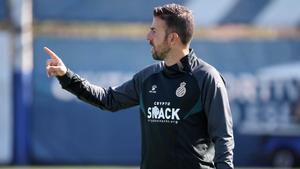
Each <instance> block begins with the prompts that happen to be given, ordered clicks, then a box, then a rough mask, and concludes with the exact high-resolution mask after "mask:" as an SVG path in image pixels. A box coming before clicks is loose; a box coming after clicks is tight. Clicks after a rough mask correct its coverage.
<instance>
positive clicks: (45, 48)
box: [44, 47, 60, 60]
mask: <svg viewBox="0 0 300 169" xmlns="http://www.w3.org/2000/svg"><path fill="white" fill-rule="evenodd" d="M44 50H45V52H46V53H47V54H48V55H49V56H50V57H51V59H54V60H60V58H59V57H58V56H57V55H56V54H55V53H54V52H53V51H52V50H50V49H49V48H47V47H44Z"/></svg>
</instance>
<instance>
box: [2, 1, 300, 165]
mask: <svg viewBox="0 0 300 169" xmlns="http://www.w3.org/2000/svg"><path fill="white" fill-rule="evenodd" d="M172 2H174V3H179V4H183V5H185V6H187V7H189V8H190V9H192V10H193V13H194V16H195V21H196V24H197V27H196V33H195V37H194V39H193V42H192V45H191V46H192V48H194V50H195V51H196V53H197V54H198V56H199V57H200V58H202V59H204V60H206V61H207V62H208V63H210V64H212V65H214V66H215V67H216V68H217V69H218V70H220V71H221V72H222V74H223V75H224V76H225V78H226V79H227V83H228V91H229V96H230V103H231V108H232V113H233V118H234V132H235V141H236V148H235V156H234V161H235V165H236V166H238V167H256V166H277V167H291V166H297V165H300V164H299V161H300V29H299V28H300V27H299V26H300V10H299V9H300V1H296V0H264V1H261V0H252V1H247V0H219V1H211V0H173V1H170V0H156V1H154V0H153V1H152V0H123V1H118V0H110V1H106V0H72V1H59V0H32V1H31V0H0V59H1V62H0V72H1V74H0V86H1V88H2V89H1V90H0V165H53V164H64V165H65V164H67V165H83V164H88V165H138V164H139V160H140V123H139V113H138V108H137V107H134V108H130V109H126V110H122V111H119V112H116V113H108V112H104V111H102V110H100V109H98V108H96V107H92V106H90V105H88V104H86V103H83V102H80V101H78V100H77V98H75V97H74V96H72V95H70V94H68V93H67V92H65V91H63V90H62V89H61V87H60V86H59V84H58V82H57V80H56V79H55V78H47V76H46V73H45V62H46V60H47V59H48V58H47V56H46V54H45V53H44V52H43V47H44V46H48V47H49V48H51V49H53V50H54V51H55V52H56V53H57V54H58V55H59V56H60V57H61V58H62V59H63V61H64V62H65V64H66V65H67V66H68V67H69V68H70V69H72V70H73V71H75V72H76V73H78V74H80V75H81V76H82V77H84V78H86V79H88V80H89V81H91V82H93V83H94V84H98V85H101V86H104V87H107V86H115V85H118V84H121V83H122V82H124V81H126V80H128V79H130V78H131V77H132V75H133V74H134V73H135V72H137V71H139V70H140V69H142V68H143V67H145V66H147V65H149V64H152V63H154V61H153V60H152V57H151V53H150V47H149V44H148V42H147V41H146V32H147V31H148V27H149V26H150V24H151V21H152V10H153V8H154V7H155V6H159V5H163V4H166V3H172Z"/></svg>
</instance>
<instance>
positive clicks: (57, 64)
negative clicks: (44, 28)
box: [44, 47, 67, 77]
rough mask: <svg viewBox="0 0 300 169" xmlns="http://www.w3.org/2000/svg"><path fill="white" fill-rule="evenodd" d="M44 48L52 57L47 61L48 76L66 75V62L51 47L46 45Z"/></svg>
mask: <svg viewBox="0 0 300 169" xmlns="http://www.w3.org/2000/svg"><path fill="white" fill-rule="evenodd" d="M44 50H45V52H46V53H47V54H48V55H49V56H50V58H51V59H48V60H47V63H46V72H47V75H48V77H50V76H63V75H65V74H66V73H67V67H66V66H65V64H64V62H63V61H62V60H61V59H60V58H59V57H58V56H57V55H56V54H55V53H54V52H53V51H52V50H50V49H49V48H47V47H44Z"/></svg>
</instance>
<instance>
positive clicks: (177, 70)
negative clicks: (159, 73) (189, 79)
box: [163, 49, 197, 76]
mask: <svg viewBox="0 0 300 169" xmlns="http://www.w3.org/2000/svg"><path fill="white" fill-rule="evenodd" d="M196 59H197V57H196V54H195V52H194V50H193V49H190V53H189V54H187V55H186V56H184V57H183V58H182V59H180V61H179V62H178V63H176V64H174V65H172V66H167V65H166V64H165V63H164V69H163V73H164V74H165V75H167V76H176V75H180V74H182V73H189V74H190V73H191V72H192V69H193V67H194V66H195V61H196Z"/></svg>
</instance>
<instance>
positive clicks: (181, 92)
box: [176, 82, 186, 97]
mask: <svg viewBox="0 0 300 169" xmlns="http://www.w3.org/2000/svg"><path fill="white" fill-rule="evenodd" d="M185 85H186V83H185V82H181V83H180V86H179V87H178V88H177V89H176V96H177V97H183V96H184V95H185V93H186V88H185Z"/></svg>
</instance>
